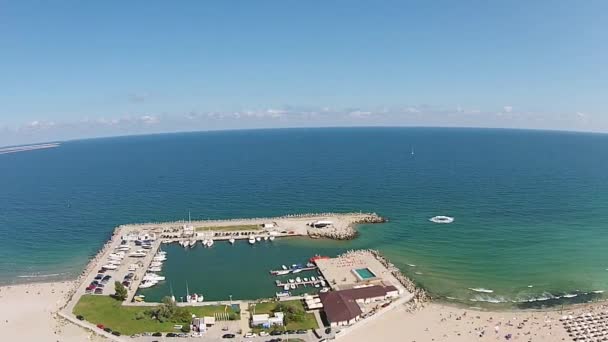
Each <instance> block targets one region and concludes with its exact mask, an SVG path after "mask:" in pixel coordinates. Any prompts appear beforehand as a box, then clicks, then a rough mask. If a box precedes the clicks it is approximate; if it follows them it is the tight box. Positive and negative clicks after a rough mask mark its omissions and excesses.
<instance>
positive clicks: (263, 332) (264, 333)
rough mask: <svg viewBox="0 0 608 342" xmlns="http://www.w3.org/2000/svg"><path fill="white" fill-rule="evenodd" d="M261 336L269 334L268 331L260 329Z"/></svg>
mask: <svg viewBox="0 0 608 342" xmlns="http://www.w3.org/2000/svg"><path fill="white" fill-rule="evenodd" d="M260 336H261V337H264V336H268V333H267V332H265V331H260Z"/></svg>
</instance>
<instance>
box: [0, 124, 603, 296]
mask: <svg viewBox="0 0 608 342" xmlns="http://www.w3.org/2000/svg"><path fill="white" fill-rule="evenodd" d="M412 148H414V151H415V155H411V149H412ZM607 170H608V135H599V134H579V133H558V132H539V131H516V130H479V129H440V128H349V129H290V130H257V131H232V132H211V133H189V134H168V135H154V136H139V137H128V138H111V139H95V140H83V141H74V142H67V143H64V144H63V145H62V146H61V147H59V148H56V149H50V150H41V151H32V152H24V153H17V154H8V155H3V156H0V282H1V283H12V282H18V281H32V280H53V279H57V278H62V277H73V276H74V275H76V274H77V273H78V272H79V271H80V270H81V269H82V267H83V266H84V265H85V264H86V262H87V258H88V257H89V256H91V255H94V254H95V253H96V252H97V250H98V248H99V247H100V246H101V245H102V244H103V243H104V242H105V241H106V239H107V238H108V237H109V236H110V233H111V231H112V229H113V227H114V226H116V225H118V224H122V223H130V222H142V221H163V220H176V219H181V218H185V217H186V216H187V213H188V211H189V210H190V211H191V212H192V215H193V217H195V218H200V219H203V218H233V217H252V216H275V215H283V214H287V213H304V212H319V211H359V210H362V211H375V212H378V213H379V214H381V215H383V216H386V217H388V218H389V219H390V222H388V223H386V224H383V225H368V226H362V227H361V229H360V230H361V236H360V238H359V239H357V240H354V241H350V242H335V241H317V240H300V239H297V240H291V241H280V242H278V243H277V244H275V245H273V246H266V247H262V246H260V247H258V248H257V249H252V248H249V246H234V247H235V248H233V249H229V247H230V246H228V245H225V246H224V245H223V244H219V243H218V244H216V246H214V248H213V249H211V250H208V249H205V250H203V249H202V248H201V249H200V250H199V251H197V250H196V249H195V250H192V251H189V252H188V253H190V254H191V255H190V256H187V257H186V256H180V254H179V253H182V254H183V253H184V252H183V251H177V250H176V251H174V252H170V258H169V260H168V264H167V267H166V272H168V273H169V272H174V274H173V275H172V276H171V277H170V279H172V286H173V287H174V290H176V292H177V289H176V288H178V287H180V288H183V287H185V284H184V283H185V280H188V279H191V280H188V282H189V286H190V287H192V288H194V289H196V287H197V286H199V285H198V283H199V281H198V280H196V279H195V278H197V277H199V275H200V274H202V275H203V276H204V279H205V280H204V281H205V284H204V285H201V287H203V288H202V289H201V291H204V294H205V296H206V297H207V298H213V296H214V292H217V293H218V294H217V297H221V296H225V295H227V293H226V292H220V291H214V290H213V289H214V288H217V289H219V288H224V287H225V286H226V285H218V284H221V283H220V282H219V279H222V278H228V280H231V279H232V278H235V279H237V280H239V279H240V281H241V283H242V284H243V285H242V287H243V288H249V289H254V290H251V291H252V292H251V293H250V292H247V291H250V290H247V291H245V290H243V291H245V292H243V291H241V292H238V291H240V290H238V289H235V290H234V291H232V292H234V293H231V294H233V295H234V296H235V298H238V296H237V295H244V296H247V297H249V296H251V295H256V294H257V293H260V294H261V293H262V292H264V293H269V292H270V293H274V291H275V290H276V288H274V286H272V284H271V283H268V281H272V280H271V279H260V280H256V281H259V282H260V283H259V285H256V283H255V282H252V280H250V279H249V278H248V277H245V276H238V275H237V270H238V271H239V272H240V271H242V270H243V269H247V270H248V271H247V272H249V273H250V274H251V275H253V274H256V275H257V274H260V275H262V276H263V277H269V276H267V274H266V272H267V271H268V269H269V268H276V267H277V266H280V265H281V264H284V263H288V262H299V261H304V260H302V259H307V258H308V257H310V256H311V255H312V254H315V253H321V254H331V255H335V254H336V253H339V252H341V251H344V250H346V249H350V248H375V249H379V250H381V251H382V252H384V253H385V254H386V255H387V256H388V257H389V258H390V259H391V260H392V261H393V262H394V263H395V264H396V265H398V266H399V267H400V268H401V269H402V270H403V271H404V272H405V273H406V274H407V275H408V276H410V277H412V278H413V279H415V280H416V281H417V282H419V283H420V284H421V285H423V286H425V287H426V288H428V289H429V290H430V291H431V292H432V293H433V294H434V295H436V296H439V297H442V298H447V297H450V298H456V299H458V300H460V301H463V302H467V303H471V304H475V303H477V302H473V301H480V302H479V303H482V302H508V303H510V302H511V301H517V302H521V301H525V300H529V299H533V298H550V297H551V296H561V295H564V294H580V295H579V296H577V297H572V298H570V299H569V300H588V299H590V298H592V297H593V296H594V295H595V294H590V295H586V296H583V295H582V293H591V291H598V290H600V291H601V290H608V271H607V270H606V269H607V268H608V259H607V258H606V256H607V253H606V246H607V244H608V233H607V229H608V172H606V171H607ZM435 215H449V216H453V217H454V218H455V221H454V223H451V224H434V223H431V222H429V220H428V219H429V218H430V217H432V216H435ZM168 248H172V247H168ZM252 251H255V254H251V253H252ZM172 255H174V257H171V256H172ZM192 256H194V258H192ZM256 260H257V262H256ZM172 262H175V263H176V264H175V265H174V266H171V265H170V263H172ZM190 263H192V264H190ZM408 265H416V266H415V267H414V266H408ZM231 270H232V271H231ZM188 272H189V273H188ZM222 272H223V273H222ZM180 274H184V276H183V277H181V278H180ZM222 274H228V276H227V277H226V276H224V275H222ZM203 276H201V277H203ZM253 278H256V277H255V276H253ZM200 279H203V278H200ZM173 280H174V282H173ZM225 280H226V279H224V281H225ZM262 282H263V283H264V285H263V284H262ZM231 283H232V284H234V283H236V281H231ZM201 284H202V283H201ZM267 284H269V285H270V286H268V285H267ZM167 286H168V285H167ZM529 286H531V287H529ZM471 289H477V290H476V291H474V290H471ZM486 290H492V291H493V292H489V291H486ZM180 291H182V292H183V290H180ZM257 291H259V292H257ZM551 302H552V301H543V302H542V303H551ZM535 303H539V302H533V303H532V304H533V305H536V304H535ZM518 305H523V304H521V303H520V304H518ZM526 305H528V304H526Z"/></svg>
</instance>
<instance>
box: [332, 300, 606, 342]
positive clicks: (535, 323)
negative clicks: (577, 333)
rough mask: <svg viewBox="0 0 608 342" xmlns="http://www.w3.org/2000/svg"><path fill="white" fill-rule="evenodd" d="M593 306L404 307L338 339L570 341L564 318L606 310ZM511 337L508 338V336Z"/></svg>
mask: <svg viewBox="0 0 608 342" xmlns="http://www.w3.org/2000/svg"><path fill="white" fill-rule="evenodd" d="M607 309H608V304H605V303H595V304H587V305H578V306H574V307H568V308H565V309H564V311H563V312H562V313H560V311H559V310H557V311H499V312H489V311H478V310H471V309H460V308H457V307H454V306H446V305H442V304H438V303H432V304H428V305H426V306H425V307H424V308H423V309H420V310H418V311H414V312H408V311H407V309H406V308H405V307H403V306H401V307H399V308H395V309H394V310H392V311H390V312H388V313H386V314H385V315H383V316H381V317H378V318H377V319H375V320H373V321H370V322H368V323H367V324H365V325H362V326H360V327H356V328H355V329H353V330H352V331H351V332H349V333H348V334H347V335H345V336H344V337H343V338H341V340H343V341H353V342H364V341H372V340H374V339H375V340H379V341H407V342H414V341H415V342H422V341H451V342H469V341H533V342H545V341H546V342H554V341H572V338H571V337H570V336H568V332H567V331H566V329H565V328H564V327H563V324H562V322H561V321H560V318H561V317H562V316H563V315H569V314H571V315H574V316H577V315H581V314H586V313H598V312H600V311H606V310H607ZM509 334H510V338H509V339H507V335H509Z"/></svg>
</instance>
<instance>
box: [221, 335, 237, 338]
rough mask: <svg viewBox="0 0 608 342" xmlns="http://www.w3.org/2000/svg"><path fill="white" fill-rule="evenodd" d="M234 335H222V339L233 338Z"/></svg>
mask: <svg viewBox="0 0 608 342" xmlns="http://www.w3.org/2000/svg"><path fill="white" fill-rule="evenodd" d="M235 337H236V335H235V334H224V335H222V338H235Z"/></svg>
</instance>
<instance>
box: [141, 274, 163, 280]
mask: <svg viewBox="0 0 608 342" xmlns="http://www.w3.org/2000/svg"><path fill="white" fill-rule="evenodd" d="M143 280H153V281H161V280H165V277H163V276H160V275H158V274H156V273H146V274H145V275H144V277H143Z"/></svg>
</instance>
